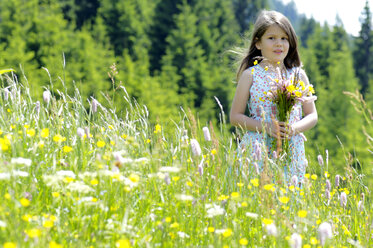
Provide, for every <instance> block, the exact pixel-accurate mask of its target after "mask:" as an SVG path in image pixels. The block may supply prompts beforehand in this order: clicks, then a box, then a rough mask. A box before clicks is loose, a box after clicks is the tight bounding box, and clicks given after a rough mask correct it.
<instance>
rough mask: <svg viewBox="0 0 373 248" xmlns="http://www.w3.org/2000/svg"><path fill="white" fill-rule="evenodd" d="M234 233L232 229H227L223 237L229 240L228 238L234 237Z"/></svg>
mask: <svg viewBox="0 0 373 248" xmlns="http://www.w3.org/2000/svg"><path fill="white" fill-rule="evenodd" d="M232 233H233V231H232V229H230V228H227V229H225V230H224V232H223V236H224V237H225V238H228V237H230V236H232Z"/></svg>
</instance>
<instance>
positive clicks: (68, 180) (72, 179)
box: [63, 177, 74, 183]
mask: <svg viewBox="0 0 373 248" xmlns="http://www.w3.org/2000/svg"><path fill="white" fill-rule="evenodd" d="M63 181H64V182H65V183H71V182H72V181H74V178H71V177H65V178H64V179H63Z"/></svg>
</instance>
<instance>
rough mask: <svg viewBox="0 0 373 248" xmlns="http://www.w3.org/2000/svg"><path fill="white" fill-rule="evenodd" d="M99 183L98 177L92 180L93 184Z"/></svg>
mask: <svg viewBox="0 0 373 248" xmlns="http://www.w3.org/2000/svg"><path fill="white" fill-rule="evenodd" d="M97 184H98V180H97V179H96V178H94V179H92V180H91V185H93V186H95V185H97Z"/></svg>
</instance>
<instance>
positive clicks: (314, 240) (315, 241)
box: [310, 237, 318, 245]
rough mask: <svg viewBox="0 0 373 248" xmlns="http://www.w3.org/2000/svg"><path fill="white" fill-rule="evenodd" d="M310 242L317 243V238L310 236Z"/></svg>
mask: <svg viewBox="0 0 373 248" xmlns="http://www.w3.org/2000/svg"><path fill="white" fill-rule="evenodd" d="M310 243H311V245H317V243H318V241H317V238H315V237H311V238H310Z"/></svg>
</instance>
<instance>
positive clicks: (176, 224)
mask: <svg viewBox="0 0 373 248" xmlns="http://www.w3.org/2000/svg"><path fill="white" fill-rule="evenodd" d="M179 226H180V225H179V223H177V222H174V223H172V224H171V225H170V227H171V228H178V227H179Z"/></svg>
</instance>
